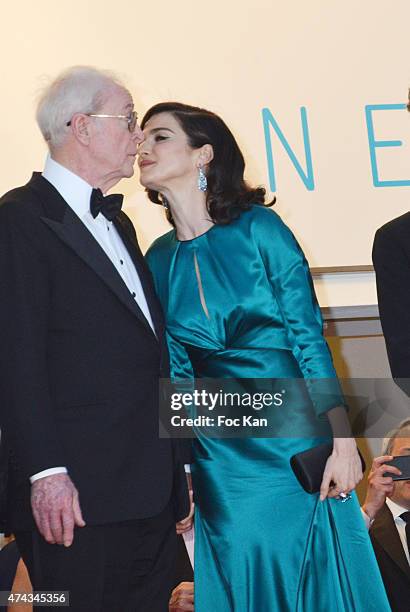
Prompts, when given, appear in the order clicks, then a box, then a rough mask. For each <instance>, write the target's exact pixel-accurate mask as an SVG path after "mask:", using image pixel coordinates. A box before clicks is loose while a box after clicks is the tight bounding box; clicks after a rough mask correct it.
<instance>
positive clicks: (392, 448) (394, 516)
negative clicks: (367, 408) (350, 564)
mask: <svg viewBox="0 0 410 612" xmlns="http://www.w3.org/2000/svg"><path fill="white" fill-rule="evenodd" d="M382 452H383V455H382V456H381V457H376V459H374V461H373V464H372V468H371V471H370V474H369V477H368V489H367V495H366V500H365V502H364V504H363V507H362V510H363V512H364V518H365V520H366V523H367V525H368V526H369V527H370V537H371V540H372V544H373V548H374V552H375V554H376V557H377V561H378V563H379V568H380V572H381V575H382V578H383V582H384V585H385V587H386V592H387V596H388V598H389V601H390V606H391V608H392V610H393V612H408V610H409V602H410V555H409V553H410V480H397V481H393V479H392V476H384V474H385V473H390V474H392V475H393V474H396V475H400V470H398V469H397V468H396V467H393V466H389V465H386V461H391V460H392V458H393V456H401V455H410V419H407V420H405V421H403V422H402V423H401V424H400V425H399V427H398V428H397V429H395V430H394V431H393V432H392V433H391V435H390V436H389V437H388V438H386V439H385V442H384V444H383V451H382Z"/></svg>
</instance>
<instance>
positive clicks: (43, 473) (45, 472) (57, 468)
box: [30, 467, 67, 484]
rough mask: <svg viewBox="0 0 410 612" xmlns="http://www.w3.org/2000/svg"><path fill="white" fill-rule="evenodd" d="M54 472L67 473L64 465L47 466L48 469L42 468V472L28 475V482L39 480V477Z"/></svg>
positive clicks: (50, 474)
mask: <svg viewBox="0 0 410 612" xmlns="http://www.w3.org/2000/svg"><path fill="white" fill-rule="evenodd" d="M54 474H67V469H66V468H65V467H55V468H49V469H48V470H43V471H42V472H37V474H33V475H32V476H30V482H31V484H33V482H36V480H40V478H45V477H46V476H54Z"/></svg>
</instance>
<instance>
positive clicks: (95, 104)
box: [36, 66, 127, 148]
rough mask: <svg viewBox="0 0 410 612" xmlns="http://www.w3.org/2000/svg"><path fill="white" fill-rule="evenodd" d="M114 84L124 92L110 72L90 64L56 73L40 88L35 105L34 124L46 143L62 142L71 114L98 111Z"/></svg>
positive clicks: (53, 144) (52, 145)
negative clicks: (41, 89) (44, 86)
mask: <svg viewBox="0 0 410 612" xmlns="http://www.w3.org/2000/svg"><path fill="white" fill-rule="evenodd" d="M114 86H118V87H121V89H124V90H125V91H127V89H126V87H125V86H124V85H123V83H122V82H121V81H120V79H119V78H118V77H117V76H116V75H115V74H114V73H112V72H110V71H108V70H100V69H97V68H93V67H92V66H72V67H71V68H68V69H67V70H65V71H64V72H62V73H61V74H59V75H58V77H57V78H56V79H54V80H53V81H52V82H51V83H50V84H49V85H48V86H47V87H46V88H45V89H44V91H43V92H42V94H41V97H40V99H39V101H38V105H37V112H36V119H37V123H38V126H39V128H40V130H41V133H42V134H43V137H44V140H45V141H46V142H47V144H48V146H49V147H50V148H53V147H58V146H60V145H61V144H62V143H63V142H64V140H65V138H66V136H67V134H68V131H69V128H68V127H67V123H68V122H69V121H71V118H72V116H73V115H74V114H75V113H84V114H88V113H98V111H99V110H100V109H101V108H102V106H103V104H104V103H105V101H106V99H107V94H108V92H109V90H110V89H112V87H114Z"/></svg>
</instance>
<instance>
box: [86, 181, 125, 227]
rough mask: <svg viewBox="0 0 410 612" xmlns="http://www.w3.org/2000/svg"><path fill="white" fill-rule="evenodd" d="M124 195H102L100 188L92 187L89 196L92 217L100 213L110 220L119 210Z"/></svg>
mask: <svg viewBox="0 0 410 612" xmlns="http://www.w3.org/2000/svg"><path fill="white" fill-rule="evenodd" d="M123 199H124V196H123V195H122V193H113V194H111V195H108V196H105V197H104V195H103V193H102V191H101V189H93V190H92V192H91V198H90V212H91V214H92V216H93V217H94V219H95V218H96V217H97V215H99V213H101V214H102V215H104V217H105V218H106V219H108V221H112V220H113V219H115V217H116V216H117V215H118V213H119V212H120V210H121V206H122V201H123Z"/></svg>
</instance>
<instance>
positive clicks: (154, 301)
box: [114, 213, 164, 338]
mask: <svg viewBox="0 0 410 612" xmlns="http://www.w3.org/2000/svg"><path fill="white" fill-rule="evenodd" d="M124 217H125V215H124V213H120V215H118V217H116V218H115V219H114V225H115V228H116V230H117V232H118V233H119V235H120V236H121V238H122V241H123V242H124V244H125V246H126V248H127V250H128V252H129V254H130V257H131V259H132V261H133V263H134V266H135V269H136V270H137V272H138V276H139V278H140V281H141V286H142V289H143V291H144V295H145V299H146V300H147V304H148V308H149V311H150V314H151V318H152V322H153V324H154V327H155V331H156V333H157V336H158V338H160V337H161V336H162V335H163V333H164V317H163V314H162V309H161V305H160V303H159V300H158V297H157V295H156V292H155V289H154V284H153V282H152V278H151V273H150V271H149V269H148V267H147V264H146V263H145V259H144V256H143V254H142V253H141V250H140V248H139V245H138V242H137V239H136V237H135V235H132V234H131V232H130V231H129V223H130V222H129V220H128V218H127V217H125V219H124Z"/></svg>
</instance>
